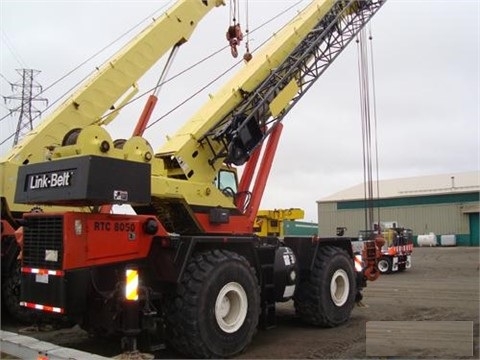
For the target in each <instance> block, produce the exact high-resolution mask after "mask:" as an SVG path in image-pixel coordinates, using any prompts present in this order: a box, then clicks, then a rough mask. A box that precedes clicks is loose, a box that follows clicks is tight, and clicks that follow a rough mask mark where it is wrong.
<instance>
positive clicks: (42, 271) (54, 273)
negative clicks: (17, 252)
mask: <svg viewBox="0 0 480 360" xmlns="http://www.w3.org/2000/svg"><path fill="white" fill-rule="evenodd" d="M22 272H23V273H28V274H39V275H52V276H64V275H65V272H64V271H62V270H49V269H35V268H27V267H22Z"/></svg>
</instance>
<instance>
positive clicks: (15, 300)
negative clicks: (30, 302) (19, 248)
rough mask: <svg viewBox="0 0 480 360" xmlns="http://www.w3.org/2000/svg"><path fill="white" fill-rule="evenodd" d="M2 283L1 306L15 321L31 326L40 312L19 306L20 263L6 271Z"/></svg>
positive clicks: (16, 262) (17, 262)
mask: <svg viewBox="0 0 480 360" xmlns="http://www.w3.org/2000/svg"><path fill="white" fill-rule="evenodd" d="M3 275H4V280H3V283H2V304H3V305H4V306H5V309H6V310H7V311H8V313H9V314H10V315H11V316H12V317H13V318H14V319H15V320H17V321H19V322H21V323H24V324H32V323H34V322H35V321H36V320H38V318H39V315H40V312H39V311H35V310H31V309H28V308H26V307H23V306H20V261H18V260H17V261H15V263H14V264H13V265H12V266H11V267H10V269H8V270H7V273H6V274H3Z"/></svg>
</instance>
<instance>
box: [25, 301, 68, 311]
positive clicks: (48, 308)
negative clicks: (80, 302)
mask: <svg viewBox="0 0 480 360" xmlns="http://www.w3.org/2000/svg"><path fill="white" fill-rule="evenodd" d="M20 306H25V307H27V308H29V309H36V310H42V311H49V312H54V313H57V314H63V313H65V309H62V308H59V307H55V306H48V305H41V304H34V303H29V302H26V301H20Z"/></svg>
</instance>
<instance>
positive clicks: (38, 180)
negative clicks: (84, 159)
mask: <svg viewBox="0 0 480 360" xmlns="http://www.w3.org/2000/svg"><path fill="white" fill-rule="evenodd" d="M72 175H73V171H59V172H54V173H48V174H39V175H30V179H29V182H28V189H29V190H33V189H51V188H59V187H65V186H70V185H71V183H72Z"/></svg>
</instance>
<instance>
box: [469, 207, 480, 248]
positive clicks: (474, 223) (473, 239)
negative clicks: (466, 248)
mask: <svg viewBox="0 0 480 360" xmlns="http://www.w3.org/2000/svg"><path fill="white" fill-rule="evenodd" d="M469 220H470V246H479V245H480V240H479V239H480V229H479V227H480V222H479V220H478V213H470V214H469Z"/></svg>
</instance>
